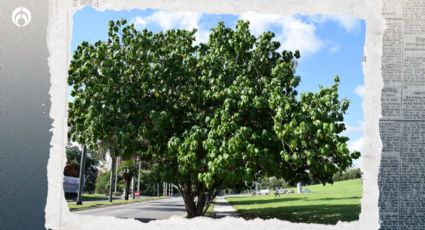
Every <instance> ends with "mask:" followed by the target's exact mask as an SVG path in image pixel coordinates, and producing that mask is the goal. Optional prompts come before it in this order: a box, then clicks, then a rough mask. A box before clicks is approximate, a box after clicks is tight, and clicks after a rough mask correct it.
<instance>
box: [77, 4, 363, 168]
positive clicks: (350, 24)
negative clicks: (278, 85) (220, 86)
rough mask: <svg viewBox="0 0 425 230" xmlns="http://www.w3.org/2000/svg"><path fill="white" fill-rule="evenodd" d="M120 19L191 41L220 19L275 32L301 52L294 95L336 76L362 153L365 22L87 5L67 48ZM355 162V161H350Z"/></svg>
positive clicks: (101, 34)
mask: <svg viewBox="0 0 425 230" xmlns="http://www.w3.org/2000/svg"><path fill="white" fill-rule="evenodd" d="M120 18H125V19H127V21H129V22H131V23H135V24H136V26H137V28H140V29H142V28H147V29H149V30H152V31H154V32H159V31H162V30H166V29H171V28H180V29H192V28H197V29H198V32H197V35H196V36H197V37H196V39H197V42H204V41H206V40H207V39H208V34H209V30H210V28H212V27H214V26H215V25H217V23H218V22H219V21H223V22H224V23H225V24H226V26H228V27H233V28H234V26H235V24H236V21H237V20H238V19H244V20H249V21H250V28H251V32H252V33H253V34H254V35H258V34H260V33H261V32H264V31H272V32H274V33H275V34H276V38H275V39H276V40H277V41H279V42H281V46H282V47H281V49H287V50H295V49H298V50H300V52H301V59H300V61H299V63H298V67H297V74H298V75H299V76H301V83H300V85H299V87H298V91H299V92H303V91H317V90H318V89H319V85H323V86H329V85H330V84H332V82H333V78H334V76H336V75H338V76H339V77H340V88H339V95H340V97H341V98H347V99H349V100H350V101H351V104H350V108H349V110H348V113H347V114H346V116H345V123H346V125H347V131H346V132H345V133H344V134H345V135H347V136H348V137H350V144H349V146H350V148H351V149H356V150H359V151H362V150H363V120H364V119H363V111H362V101H363V95H364V77H363V72H362V67H361V63H362V59H363V46H364V40H365V22H364V21H362V20H358V19H356V18H353V17H351V16H335V15H333V16H331V15H309V16H307V15H297V14H296V15H290V16H281V15H273V14H258V13H255V12H246V13H242V14H239V15H233V14H207V13H197V12H167V11H160V10H153V9H146V10H131V11H104V12H100V11H96V10H95V9H93V8H90V7H87V8H84V9H82V10H80V11H78V12H77V13H75V14H74V21H73V34H72V41H71V50H72V51H74V50H75V49H76V47H77V46H78V44H80V43H81V42H82V41H89V42H95V41H97V40H105V39H106V38H107V27H108V21H109V20H118V19H120ZM356 164H358V162H356Z"/></svg>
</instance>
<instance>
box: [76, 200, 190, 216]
mask: <svg viewBox="0 0 425 230" xmlns="http://www.w3.org/2000/svg"><path fill="white" fill-rule="evenodd" d="M75 213H77V214H81V215H94V216H115V217H118V218H134V219H137V220H140V221H142V222H149V221H151V220H161V219H168V218H170V217H171V216H185V215H186V210H185V208H184V203H183V199H182V198H181V197H173V198H166V199H160V200H152V201H145V202H142V203H134V204H126V205H118V206H112V207H105V208H96V209H89V210H84V211H75Z"/></svg>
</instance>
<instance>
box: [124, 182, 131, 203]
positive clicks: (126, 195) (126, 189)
mask: <svg viewBox="0 0 425 230" xmlns="http://www.w3.org/2000/svg"><path fill="white" fill-rule="evenodd" d="M130 182H131V179H130V178H125V191H124V199H125V200H128V194H129V191H130Z"/></svg>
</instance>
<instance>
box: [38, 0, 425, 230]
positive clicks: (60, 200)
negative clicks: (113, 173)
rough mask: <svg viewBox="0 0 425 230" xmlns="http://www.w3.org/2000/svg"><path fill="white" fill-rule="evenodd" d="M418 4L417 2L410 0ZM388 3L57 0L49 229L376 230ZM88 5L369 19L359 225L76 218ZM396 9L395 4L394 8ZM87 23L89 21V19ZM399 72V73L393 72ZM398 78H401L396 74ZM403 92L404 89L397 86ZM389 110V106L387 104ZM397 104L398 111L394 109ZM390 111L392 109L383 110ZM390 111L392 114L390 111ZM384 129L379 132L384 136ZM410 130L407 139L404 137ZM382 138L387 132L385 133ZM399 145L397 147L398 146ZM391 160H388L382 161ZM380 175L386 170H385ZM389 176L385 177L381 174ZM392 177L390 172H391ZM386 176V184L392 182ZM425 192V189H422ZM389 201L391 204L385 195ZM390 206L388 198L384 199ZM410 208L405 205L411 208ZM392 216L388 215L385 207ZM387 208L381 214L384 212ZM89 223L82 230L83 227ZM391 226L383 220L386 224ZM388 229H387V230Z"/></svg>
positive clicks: (51, 41)
mask: <svg viewBox="0 0 425 230" xmlns="http://www.w3.org/2000/svg"><path fill="white" fill-rule="evenodd" d="M410 2H419V1H413V0H412V1H410ZM383 3H385V6H386V7H388V6H394V4H397V3H398V1H395V0H392V1H389V0H388V1H385V2H383V1H382V0H379V1H367V0H345V1H341V0H321V1H318V0H315V1H311V0H310V1H309V0H286V1H279V0H270V1H264V0H239V1H231V2H230V1H225V0H218V1H212V0H209V1H207V0H204V1H189V0H178V1H172V0H160V1H136V0H121V1H113V0H91V1H87V0H85V1H83V0H73V1H65V0H52V1H51V2H50V21H49V29H48V34H47V40H48V46H49V52H50V57H49V66H50V73H51V78H50V80H51V88H50V92H49V93H50V95H51V97H52V99H51V101H52V107H51V111H50V116H51V117H52V119H54V122H53V126H54V129H53V137H52V141H51V144H52V148H51V150H50V159H49V164H48V168H47V170H48V181H49V184H48V185H49V186H48V197H47V204H46V209H45V211H46V227H47V228H52V229H123V228H125V229H141V228H143V229H168V228H173V229H204V228H205V229H242V228H243V229H258V228H264V229H282V228H288V229H377V228H379V215H378V213H379V212H378V211H379V209H378V183H377V182H378V171H379V170H378V169H379V164H380V160H381V147H382V146H381V139H380V136H379V119H380V117H381V89H382V87H383V83H384V81H383V78H382V77H381V54H382V38H383V34H384V28H385V21H384V19H383V17H382V14H381V13H382V9H383V5H384V4H383ZM86 5H91V6H93V7H96V9H98V10H100V11H104V10H112V9H113V10H129V9H134V8H139V9H145V8H155V9H163V10H169V11H182V10H184V11H200V12H207V13H242V12H247V11H255V12H258V13H264V14H267V13H274V14H280V15H289V14H292V13H300V14H318V13H320V14H331V15H332V14H333V15H335V14H337V15H352V16H355V17H358V18H361V19H364V20H366V41H365V47H364V49H365V52H364V53H365V59H364V60H365V61H364V63H363V71H364V74H365V85H366V89H365V91H366V92H365V100H364V102H363V108H364V109H363V110H364V112H365V151H364V153H363V158H362V159H363V160H362V162H361V169H362V171H363V172H364V175H363V198H362V203H361V205H362V207H361V208H362V212H361V214H360V219H359V221H354V222H345V223H344V222H339V223H337V224H336V225H318V224H295V223H290V222H287V221H280V220H261V219H255V220H250V221H245V220H243V219H235V218H230V217H229V218H223V219H219V220H212V219H208V218H202V217H200V218H195V219H191V220H188V219H183V218H171V219H168V220H163V221H152V222H149V223H141V222H139V221H136V220H131V219H127V220H123V219H117V218H114V217H93V216H83V215H77V214H73V213H71V212H70V211H69V210H68V208H67V205H66V201H65V199H64V197H63V188H62V183H61V182H62V180H63V174H62V170H63V167H64V166H65V162H66V157H65V143H66V132H65V130H66V105H67V104H66V85H67V84H66V76H67V67H68V64H69V61H70V56H71V54H70V40H71V37H70V35H71V34H72V33H71V32H72V26H73V24H72V15H73V13H75V12H76V11H78V10H79V9H81V8H82V7H84V6H86ZM395 7H396V8H397V7H398V6H395ZM88 20H89V19H88ZM396 69H397V68H396ZM393 78H395V79H396V78H398V76H393ZM396 87H399V86H396ZM383 104H385V103H383ZM395 106H396V105H395ZM385 108H387V107H385ZM390 110H391V111H392V110H393V109H392V108H390ZM386 127H387V126H382V125H381V128H383V129H384V130H385V129H386ZM406 132H407V129H406V131H405V133H403V134H404V135H405V134H406ZM381 133H382V130H381ZM396 145H397V144H396ZM385 159H386V158H385ZM382 172H383V171H382ZM382 175H384V174H382ZM391 175H393V174H391ZM387 177H388V176H384V177H382V178H387ZM384 184H385V185H390V187H388V189H387V190H385V191H388V193H390V192H391V191H394V187H395V186H396V185H397V183H392V184H391V183H389V184H387V182H385V183H384ZM422 190H423V189H422ZM388 198H391V197H389V196H388ZM383 202H384V203H385V202H387V198H384V196H383V199H382V201H381V204H382V203H383ZM406 204H407V203H406ZM385 210H387V209H385ZM385 210H384V209H383V211H385ZM83 223H84V224H83ZM387 223H388V222H385V221H384V225H383V226H389V225H390V224H388V225H385V224H387ZM385 229H386V228H385Z"/></svg>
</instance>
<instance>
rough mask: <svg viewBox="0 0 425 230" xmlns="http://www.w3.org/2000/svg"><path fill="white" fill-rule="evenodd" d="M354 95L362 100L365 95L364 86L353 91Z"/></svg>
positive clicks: (359, 86)
mask: <svg viewBox="0 0 425 230" xmlns="http://www.w3.org/2000/svg"><path fill="white" fill-rule="evenodd" d="M354 93H355V94H357V95H358V96H359V97H361V98H363V97H364V93H365V85H358V86H357V87H356V88H355V89H354Z"/></svg>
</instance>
